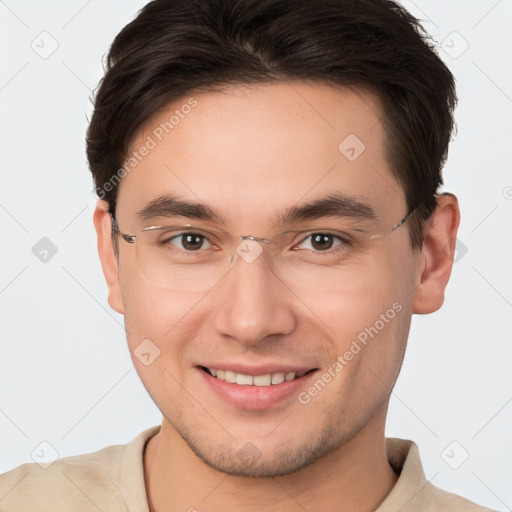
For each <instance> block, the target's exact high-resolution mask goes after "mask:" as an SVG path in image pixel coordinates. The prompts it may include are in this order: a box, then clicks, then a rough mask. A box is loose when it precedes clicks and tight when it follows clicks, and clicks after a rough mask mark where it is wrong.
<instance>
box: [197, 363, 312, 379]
mask: <svg viewBox="0 0 512 512" xmlns="http://www.w3.org/2000/svg"><path fill="white" fill-rule="evenodd" d="M199 366H203V367H205V368H213V369H215V370H224V371H228V370H230V371H232V372H235V373H241V374H242V375H251V376H253V377H254V376H256V375H266V374H268V373H291V372H293V373H296V374H301V373H306V372H308V371H310V370H314V369H316V368H314V367H311V366H294V365H286V364H281V363H268V364H258V365H244V364H237V363H221V362H219V363H207V364H201V365H199Z"/></svg>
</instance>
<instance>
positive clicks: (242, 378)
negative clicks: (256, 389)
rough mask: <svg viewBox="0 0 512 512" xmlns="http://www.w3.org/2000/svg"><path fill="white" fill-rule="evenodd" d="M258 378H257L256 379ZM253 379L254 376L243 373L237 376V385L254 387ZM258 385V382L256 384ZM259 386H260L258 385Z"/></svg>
mask: <svg viewBox="0 0 512 512" xmlns="http://www.w3.org/2000/svg"><path fill="white" fill-rule="evenodd" d="M256 378H257V377H256ZM253 380H254V379H253V377H252V375H242V374H241V373H237V374H236V383H237V384H240V385H242V386H252V385H253ZM254 384H256V382H254ZM256 385H258V384H256Z"/></svg>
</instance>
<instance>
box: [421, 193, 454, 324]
mask: <svg viewBox="0 0 512 512" xmlns="http://www.w3.org/2000/svg"><path fill="white" fill-rule="evenodd" d="M459 222H460V211H459V205H458V201H457V198H456V197H455V196H454V195H453V194H449V193H445V194H442V195H440V196H437V207H436V209H435V211H434V213H433V214H432V216H431V218H430V219H429V220H428V222H427V223H426V225H425V228H424V242H423V248H422V250H421V255H420V257H421V265H420V266H419V268H418V279H417V286H416V288H415V290H414V292H413V295H412V301H411V310H412V312H413V313H416V314H420V315H425V314H428V313H433V312H434V311H437V310H438V309H439V308H440V307H441V306H442V305H443V302H444V292H445V289H446V286H447V284H448V280H449V279H450V274H451V271H452V267H453V256H454V252H455V243H456V240H457V230H458V228H459Z"/></svg>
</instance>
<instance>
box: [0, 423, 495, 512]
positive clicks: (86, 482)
mask: <svg viewBox="0 0 512 512" xmlns="http://www.w3.org/2000/svg"><path fill="white" fill-rule="evenodd" d="M159 430H160V426H156V427H152V428H150V429H148V430H145V431H144V432H142V433H140V434H139V435H138V436H137V437H136V438H135V439H133V441H131V442H130V443H128V444H127V445H116V446H109V447H107V448H103V449H102V450H99V451H97V452H94V453H88V454H84V455H77V456H74V457H65V458H62V459H59V460H56V461H55V462H54V463H53V464H51V465H50V466H49V467H48V468H46V469H43V468H41V467H40V466H39V465H38V464H36V463H30V464H22V465H21V466H18V467H17V468H15V469H13V470H12V471H9V472H7V473H4V474H3V475H0V511H1V512H43V511H44V512H64V511H66V512H98V510H99V511H103V512H118V511H119V512H121V511H123V512H148V511H149V508H148V503H147V498H146V490H145V486H144V467H143V455H144V447H145V445H146V442H147V441H148V440H149V439H150V438H151V437H153V436H154V435H155V434H156V433H157V432H158V431H159ZM387 452H388V460H389V462H390V464H391V466H392V467H393V469H394V470H395V471H396V473H398V474H400V477H399V478H398V481H397V483H396V484H395V487H393V489H392V490H391V492H390V493H389V495H388V496H387V498H386V499H385V500H384V501H383V502H382V503H381V505H380V506H379V508H378V509H377V510H376V512H398V511H400V512H433V511H438V510H443V511H450V512H483V511H488V512H489V511H490V509H488V508H484V507H480V506H478V505H476V504H474V503H472V502H470V501H468V500H466V499H464V498H461V497H459V496H456V495H455V494H451V493H448V492H446V491H443V490H441V489H438V488H437V487H435V486H434V485H432V484H430V483H428V482H427V480H426V478H425V474H424V472H423V468H422V466H421V462H420V457H419V452H418V447H417V446H416V444H415V443H413V442H412V441H407V440H404V439H395V438H388V439H387Z"/></svg>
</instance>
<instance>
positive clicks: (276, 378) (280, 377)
mask: <svg viewBox="0 0 512 512" xmlns="http://www.w3.org/2000/svg"><path fill="white" fill-rule="evenodd" d="M281 382H284V373H273V374H272V384H281Z"/></svg>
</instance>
